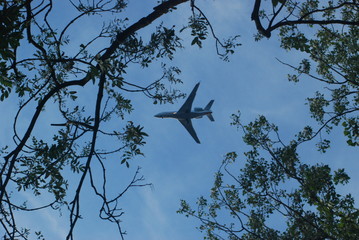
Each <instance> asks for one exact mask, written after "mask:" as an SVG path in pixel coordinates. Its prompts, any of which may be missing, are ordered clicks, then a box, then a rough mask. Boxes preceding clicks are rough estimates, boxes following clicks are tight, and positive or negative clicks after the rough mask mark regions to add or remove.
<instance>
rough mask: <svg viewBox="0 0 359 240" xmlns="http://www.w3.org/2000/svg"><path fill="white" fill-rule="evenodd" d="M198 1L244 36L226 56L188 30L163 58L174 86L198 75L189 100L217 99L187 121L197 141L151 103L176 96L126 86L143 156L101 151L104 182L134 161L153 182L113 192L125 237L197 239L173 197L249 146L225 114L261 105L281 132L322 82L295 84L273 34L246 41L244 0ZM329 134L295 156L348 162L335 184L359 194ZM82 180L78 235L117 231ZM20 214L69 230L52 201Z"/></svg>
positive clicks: (145, 9) (197, 188)
mask: <svg viewBox="0 0 359 240" xmlns="http://www.w3.org/2000/svg"><path fill="white" fill-rule="evenodd" d="M156 2H157V1H148V2H147V4H146V6H144V5H143V2H139V1H137V2H136V1H135V3H134V4H132V3H130V7H129V10H128V12H126V13H124V14H128V15H129V16H131V18H130V23H131V22H135V21H137V20H138V19H139V18H140V17H143V16H145V15H147V14H148V13H150V11H151V9H152V7H153V6H155V5H156ZM131 4H132V5H131ZM197 4H198V6H199V7H200V8H201V9H202V10H203V11H204V12H205V13H206V15H207V16H208V17H209V19H210V21H211V22H212V24H213V27H214V29H215V31H216V33H217V35H218V36H224V37H225V36H229V35H237V34H239V35H241V38H240V42H241V43H242V44H243V45H242V46H241V47H239V48H238V49H237V51H236V53H235V54H234V55H233V56H232V57H231V58H230V62H229V63H227V62H223V61H222V60H220V59H219V57H218V56H217V55H216V52H215V46H214V40H213V39H208V40H207V41H206V42H204V46H203V48H202V49H198V48H197V47H194V46H192V47H191V46H189V44H188V43H190V41H191V39H190V38H187V39H184V44H185V47H186V48H185V49H183V50H180V51H178V52H177V53H176V55H175V59H174V60H173V61H172V62H171V63H169V64H171V65H174V66H178V67H179V68H180V69H181V70H182V74H181V75H180V77H181V79H182V80H183V82H184V84H183V85H178V88H179V89H180V90H182V91H183V92H185V93H189V92H190V91H191V90H192V88H193V87H194V85H195V84H196V83H197V82H201V85H200V87H199V89H198V91H197V96H196V98H195V100H194V103H193V106H194V107H197V106H198V107H204V106H205V105H206V104H207V103H208V102H209V100H211V99H215V102H214V105H213V107H212V110H213V116H214V118H215V122H210V121H209V120H208V119H207V118H203V119H195V120H193V125H194V128H195V129H196V132H197V135H198V137H199V138H200V140H201V144H196V143H195V141H194V140H193V139H192V138H191V136H190V135H189V134H188V133H187V132H186V130H185V129H184V128H183V126H182V125H181V124H180V123H179V122H178V121H176V120H173V119H157V118H154V117H153V115H154V114H156V113H158V112H162V111H167V110H177V109H178V108H180V106H181V105H182V103H183V102H184V100H179V101H178V102H176V103H175V104H173V105H170V104H166V105H153V104H152V101H151V100H150V99H148V98H146V97H145V96H144V95H141V94H133V93H131V95H128V96H130V98H131V100H132V103H133V107H134V111H133V113H132V114H131V115H129V116H128V117H127V118H126V119H127V120H131V121H134V122H135V123H138V124H141V125H142V126H144V127H145V128H144V130H145V131H146V132H147V133H148V134H149V138H147V144H146V145H145V147H143V152H144V154H145V157H139V158H136V159H135V160H134V161H132V162H130V163H131V168H130V169H126V168H125V167H124V166H120V165H119V162H116V159H108V161H109V164H110V166H111V167H110V168H109V176H110V180H111V181H112V186H113V188H111V190H112V191H116V190H117V189H119V190H121V189H122V188H123V186H125V184H126V183H127V182H128V181H129V178H130V177H131V175H132V174H133V173H134V171H135V170H136V167H137V166H141V167H142V170H141V173H142V174H143V175H144V176H145V178H146V182H148V183H152V184H153V186H152V187H148V188H137V189H133V190H132V191H130V192H129V193H127V194H126V195H125V196H124V198H123V199H122V201H121V204H122V206H123V209H124V210H125V212H126V213H125V215H124V217H123V224H122V227H123V229H125V230H127V232H128V235H127V237H126V239H129V240H136V239H146V240H167V239H172V240H180V239H201V236H202V234H201V233H200V232H199V231H198V230H196V229H195V227H196V226H198V222H196V221H195V220H194V219H187V218H185V217H184V216H183V215H179V214H176V210H177V209H178V208H179V201H180V199H185V200H188V201H189V202H191V203H194V202H195V201H196V198H197V197H199V196H200V195H205V196H207V195H208V194H209V192H210V188H211V186H212V183H213V177H214V173H215V171H216V170H217V168H218V167H219V165H220V163H221V161H222V159H223V156H224V155H225V154H226V153H227V152H231V151H237V152H238V153H239V156H240V157H239V161H243V162H244V160H245V159H244V157H243V155H242V154H241V153H242V152H244V151H246V150H247V149H248V148H247V147H246V146H245V145H244V144H243V143H242V142H241V137H242V134H241V132H239V131H237V130H236V128H235V127H233V126H230V122H231V120H230V115H231V114H232V113H236V112H237V111H238V110H240V111H241V113H242V119H243V121H244V122H249V121H251V120H254V118H255V117H257V116H258V115H259V114H264V115H265V116H266V117H267V118H268V119H269V121H271V122H273V123H275V124H277V125H278V126H279V129H280V133H281V135H282V136H283V139H284V140H285V141H288V140H290V139H291V138H292V137H293V136H294V134H296V133H297V132H299V131H300V130H301V128H302V127H303V126H305V125H307V124H312V123H313V120H311V119H310V117H309V111H308V106H306V105H304V102H305V98H306V97H309V96H312V95H313V94H314V92H315V91H316V90H320V91H321V90H323V87H324V86H323V85H321V84H319V83H316V82H314V81H313V80H311V79H304V80H303V81H301V82H299V83H296V84H294V83H290V82H288V81H287V80H286V75H287V73H289V72H290V69H289V68H288V67H286V66H284V65H282V64H280V63H279V62H277V61H276V59H275V58H279V59H281V60H283V61H285V62H288V63H291V64H296V63H298V62H299V61H300V59H301V57H303V56H302V55H301V54H299V53H295V54H294V53H293V52H290V53H288V52H285V51H284V50H282V49H281V48H280V47H279V42H278V38H277V37H276V36H275V35H274V36H273V37H272V38H271V39H269V40H267V39H264V40H262V41H260V42H255V41H254V38H253V34H255V26H254V23H253V22H251V21H250V14H251V10H252V9H251V8H252V5H251V4H252V3H251V1H236V0H223V1H197ZM189 10H190V8H189V4H188V3H185V4H182V5H181V6H180V7H179V8H178V10H176V11H174V12H172V13H169V14H167V15H166V16H164V17H163V18H162V19H160V20H159V21H156V22H155V23H153V24H152V25H151V26H150V27H149V28H147V29H143V30H141V32H140V34H141V35H143V36H144V37H145V36H146V34H149V33H150V32H151V29H153V28H154V27H155V25H156V24H158V23H159V22H160V21H164V23H165V25H167V26H172V25H173V24H176V26H182V25H185V24H186V21H187V17H188V16H189V14H190V11H189ZM64 13H65V14H66V11H63V12H62V13H61V14H64ZM68 14H69V13H68ZM57 20H58V22H59V23H61V21H60V15H59V16H56V17H54V21H57ZM85 23H86V25H82V26H81V27H79V28H78V29H73V32H76V33H77V34H78V35H77V37H76V39H74V42H78V43H81V41H82V39H83V38H86V37H88V35H89V34H92V33H93V32H94V31H96V27H97V25H96V21H93V22H84V23H83V24H85ZM75 45H76V46H78V45H79V44H75ZM160 76H161V72H160V68H158V66H156V65H155V66H154V67H153V68H151V67H150V68H149V69H143V70H141V69H139V68H138V67H137V68H130V69H129V71H128V75H127V78H126V80H127V81H129V82H132V81H133V82H146V83H149V82H151V81H152V80H155V79H157V78H158V77H160ZM144 85H145V84H144ZM92 96H93V93H91V91H90V92H88V93H86V95H85V96H82V97H80V98H79V101H82V102H89V103H90V105H91V101H94V100H93V98H92ZM0 104H1V105H0V106H1V109H5V111H8V112H9V113H8V114H3V115H2V116H1V119H0V121H1V122H0V125H1V126H5V125H6V126H8V127H7V128H5V130H3V133H5V134H3V135H2V137H1V139H0V140H1V142H0V143H1V145H4V144H5V143H7V141H8V139H9V138H8V136H11V131H10V130H11V127H10V125H11V120H12V116H13V115H12V114H13V112H12V111H11V109H16V105H17V104H16V102H15V100H14V102H13V103H11V104H13V105H12V107H11V108H10V107H9V106H10V105H7V106H6V107H5V105H4V103H0ZM6 104H8V103H6ZM55 110H56V109H52V108H51V107H49V108H47V109H46V111H45V112H44V115H43V117H42V118H40V120H39V123H38V125H37V130H40V129H41V131H42V132H43V133H44V132H45V133H47V132H48V131H51V127H50V126H49V125H50V123H53V122H54V121H55V122H56V120H57V119H58V115H57V114H56V113H55V112H56V111H55ZM28 121H29V116H26V115H25V116H24V118H23V119H22V121H21V123H20V124H23V125H24V127H25V126H26V125H27V123H28ZM118 121H121V120H120V119H119V120H118ZM44 130H46V131H44ZM335 133H336V134H335V136H336V138H333V139H332V140H333V141H334V142H335V144H333V146H332V148H331V149H330V150H329V151H328V154H325V155H323V154H319V153H318V152H316V151H315V150H314V147H313V144H314V143H310V144H308V145H306V146H305V149H304V150H303V155H302V159H303V160H304V161H308V162H313V161H318V162H326V163H328V164H330V165H331V166H332V167H333V168H334V169H336V168H343V167H344V168H346V170H347V171H348V173H349V175H350V176H351V177H353V178H352V180H351V184H349V185H348V186H346V187H344V188H342V189H341V190H340V191H343V192H346V191H350V192H352V194H353V195H354V196H357V197H358V196H359V190H358V188H355V187H354V183H355V182H357V181H358V180H359V177H358V176H356V175H355V172H354V170H355V169H358V167H359V163H358V162H357V161H355V160H356V159H354V156H356V155H355V154H357V151H355V150H356V149H353V148H348V147H346V145H345V143H344V141H343V138H342V137H341V129H339V130H338V131H337V132H335ZM337 133H338V134H337ZM5 136H7V138H6V137H5ZM100 144H107V143H100ZM313 159H314V160H313ZM72 180H73V181H75V179H72ZM85 189H86V190H85V191H86V193H85V194H84V196H83V197H82V199H83V200H84V202H83V205H82V206H83V208H82V214H83V216H84V219H83V220H80V221H79V223H78V226H77V227H78V228H77V230H76V231H75V237H76V239H88V240H91V239H93V240H95V239H119V238H118V235H117V234H118V233H117V231H116V227H115V225H112V224H110V223H108V222H104V221H101V220H98V219H97V215H98V208H99V206H100V205H99V201H98V199H97V198H96V197H95V196H94V194H93V193H92V192H91V193H89V187H88V186H86V188H85ZM20 195H21V196H22V197H24V198H26V199H28V201H29V203H32V204H34V205H36V204H37V203H41V202H46V198H47V196H46V195H44V196H43V197H42V198H40V199H34V198H33V197H32V196H31V194H30V193H27V192H26V193H20ZM34 219H36V221H34ZM21 223H23V224H25V225H28V226H30V227H32V228H36V229H42V230H43V232H44V233H45V236H48V239H54V240H57V239H58V240H60V239H64V236H65V235H66V234H67V229H68V217H67V215H66V210H64V211H63V216H62V217H60V216H59V213H58V212H53V211H50V210H45V211H41V212H39V213H37V214H35V215H30V214H29V215H27V214H22V215H21V218H20V220H19V224H21Z"/></svg>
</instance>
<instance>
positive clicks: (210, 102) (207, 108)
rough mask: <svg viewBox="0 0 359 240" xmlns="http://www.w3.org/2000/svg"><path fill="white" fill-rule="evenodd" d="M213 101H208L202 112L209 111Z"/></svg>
mask: <svg viewBox="0 0 359 240" xmlns="http://www.w3.org/2000/svg"><path fill="white" fill-rule="evenodd" d="M213 102H214V100H211V101H209V103H208V104H207V106H206V107H205V108H204V110H210V109H211V107H212V104H213Z"/></svg>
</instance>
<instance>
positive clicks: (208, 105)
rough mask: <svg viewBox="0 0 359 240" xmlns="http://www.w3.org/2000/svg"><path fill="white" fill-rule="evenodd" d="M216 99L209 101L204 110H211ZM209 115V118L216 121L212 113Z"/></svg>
mask: <svg viewBox="0 0 359 240" xmlns="http://www.w3.org/2000/svg"><path fill="white" fill-rule="evenodd" d="M213 102H214V100H211V101H209V103H208V104H207V106H206V107H205V108H204V110H210V109H211V107H212V104H213ZM207 117H208V118H209V120H211V121H212V122H214V118H213V116H212V113H210V114H208V115H207Z"/></svg>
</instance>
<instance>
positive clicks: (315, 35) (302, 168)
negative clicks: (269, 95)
mask: <svg viewBox="0 0 359 240" xmlns="http://www.w3.org/2000/svg"><path fill="white" fill-rule="evenodd" d="M263 2H264V3H265V1H255V6H254V9H253V13H252V20H253V21H254V22H255V24H256V27H257V29H258V35H257V36H256V39H257V40H259V39H261V38H263V37H268V38H269V37H271V36H272V33H273V32H274V31H275V30H278V35H279V37H280V43H281V47H282V48H284V49H287V50H288V51H298V52H302V53H305V54H306V56H307V58H305V59H303V60H302V61H301V62H300V64H299V65H298V66H293V65H290V64H288V63H286V62H282V61H279V62H281V63H282V64H285V65H287V66H288V67H290V68H292V69H293V70H294V71H295V72H296V73H295V74H289V75H288V79H289V80H290V81H293V82H298V81H300V80H302V79H303V78H307V79H308V78H309V79H310V80H311V81H321V82H323V83H325V84H326V87H325V89H326V90H327V92H320V91H317V92H316V94H315V96H313V97H308V99H307V100H308V101H307V104H308V107H309V110H310V114H311V117H312V118H313V119H315V120H316V121H317V122H318V126H319V127H317V129H316V130H315V127H316V126H304V127H303V130H301V131H299V132H298V134H296V136H295V137H294V138H293V139H292V140H290V141H288V142H285V141H284V140H282V138H281V137H280V127H278V126H277V125H275V124H273V123H270V122H269V121H268V120H267V118H266V117H265V116H263V115H261V116H259V117H258V118H257V119H255V120H254V121H252V122H250V123H249V124H244V123H243V122H242V120H241V114H240V113H238V114H233V115H232V120H233V122H232V124H233V125H234V126H236V127H237V128H239V129H240V130H241V131H242V132H243V141H244V143H246V144H247V145H248V146H250V150H249V151H247V152H245V153H244V155H243V156H242V155H240V154H238V153H237V152H230V153H227V154H226V156H225V158H224V160H223V161H222V164H221V166H220V168H219V170H218V172H217V173H216V175H215V181H214V185H213V188H212V189H211V194H210V196H209V197H206V196H201V197H199V198H198V201H197V204H196V208H194V207H192V206H191V205H190V204H189V203H188V202H186V201H184V200H182V201H181V208H180V209H179V211H178V212H179V213H182V214H185V215H186V216H188V217H189V216H192V217H195V218H197V219H199V220H200V222H201V224H200V227H199V229H200V230H201V231H203V232H204V234H205V239H357V238H358V236H359V227H358V226H359V224H358V223H359V209H358V208H357V205H355V199H354V198H353V196H352V195H351V194H350V193H346V194H342V193H339V192H338V187H339V186H341V185H345V184H347V183H348V182H349V180H350V177H349V176H348V175H347V174H346V172H345V170H344V169H343V168H340V169H334V170H333V169H331V167H330V165H329V164H328V163H322V162H316V161H315V160H313V159H310V160H309V159H303V157H301V155H303V150H302V146H303V143H306V142H309V141H312V142H313V141H315V142H316V147H317V149H318V151H320V152H322V153H325V152H326V151H327V150H328V148H329V147H330V144H331V143H330V140H329V139H326V138H324V137H323V136H325V134H324V133H323V132H324V131H325V132H326V133H327V134H329V135H327V136H330V132H331V131H332V130H333V128H336V127H340V125H341V126H342V127H343V134H344V136H345V137H346V143H347V145H348V146H349V147H356V146H358V136H359V132H358V129H359V128H358V126H359V122H358V116H357V115H358V110H359V108H358V103H359V101H358V99H359V91H358V90H359V89H358V86H359V82H358V76H359V74H358V70H359V65H358V63H359V61H358V59H359V55H358V52H359V45H358V37H359V35H358V34H359V32H358V31H359V28H358V23H359V11H358V10H359V5H358V3H357V2H356V1H335V2H334V1H328V2H323V1H274V0H273V1H271V2H270V3H269V2H266V5H261V4H263ZM265 24H267V27H264V25H265ZM243 161H245V163H244V164H243ZM241 162H242V163H241ZM273 222H275V223H276V224H274V225H275V226H273Z"/></svg>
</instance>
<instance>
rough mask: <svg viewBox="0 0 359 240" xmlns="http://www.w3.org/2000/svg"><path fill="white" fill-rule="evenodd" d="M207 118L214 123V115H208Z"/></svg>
mask: <svg viewBox="0 0 359 240" xmlns="http://www.w3.org/2000/svg"><path fill="white" fill-rule="evenodd" d="M207 117H208V118H209V120H211V122H214V118H213V116H212V114H208V115H207Z"/></svg>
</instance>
